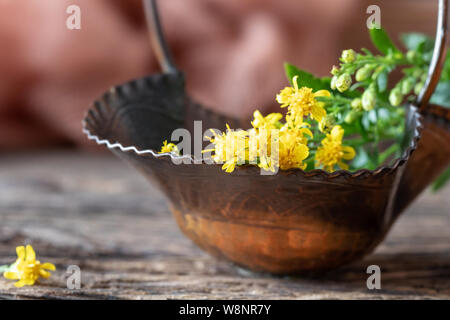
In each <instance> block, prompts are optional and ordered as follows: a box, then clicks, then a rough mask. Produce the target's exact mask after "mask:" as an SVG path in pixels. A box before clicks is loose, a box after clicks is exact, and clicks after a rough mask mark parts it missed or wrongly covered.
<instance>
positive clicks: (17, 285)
mask: <svg viewBox="0 0 450 320" xmlns="http://www.w3.org/2000/svg"><path fill="white" fill-rule="evenodd" d="M24 285H26V283H25V280H20V281H17V282H16V283H14V286H15V287H16V288H22V287H23V286H24Z"/></svg>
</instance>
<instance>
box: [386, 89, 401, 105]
mask: <svg viewBox="0 0 450 320" xmlns="http://www.w3.org/2000/svg"><path fill="white" fill-rule="evenodd" d="M402 101H403V94H402V92H401V91H400V89H399V88H394V89H392V90H391V93H390V94H389V102H390V103H391V104H392V105H393V106H394V107H396V106H398V105H400V103H402Z"/></svg>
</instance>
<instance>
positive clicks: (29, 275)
mask: <svg viewBox="0 0 450 320" xmlns="http://www.w3.org/2000/svg"><path fill="white" fill-rule="evenodd" d="M16 252H17V260H16V262H14V263H13V264H12V265H11V266H10V267H9V268H8V270H7V271H5V272H4V273H3V276H4V277H5V278H6V279H10V280H19V281H17V282H16V283H15V284H14V285H15V286H16V287H18V288H20V287H23V286H32V285H34V284H35V283H36V281H37V280H38V279H39V277H42V278H44V279H47V278H49V277H50V275H51V274H50V272H49V271H47V270H50V271H55V270H56V268H55V265H53V264H52V263H48V262H46V263H42V264H41V262H40V261H39V260H36V253H35V252H34V249H33V247H32V246H30V245H27V246H26V248H25V247H24V246H20V247H17V248H16Z"/></svg>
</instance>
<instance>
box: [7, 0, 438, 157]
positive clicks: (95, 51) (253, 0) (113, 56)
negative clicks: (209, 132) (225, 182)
mask: <svg viewBox="0 0 450 320" xmlns="http://www.w3.org/2000/svg"><path fill="white" fill-rule="evenodd" d="M159 2H160V5H159V7H160V11H161V15H162V18H163V25H164V27H165V31H166V36H167V38H168V41H169V44H170V47H171V49H172V51H173V55H174V60H175V62H176V64H177V66H178V67H179V68H180V69H181V70H184V71H185V72H186V74H187V87H188V91H189V93H190V94H191V95H192V96H193V97H195V98H196V99H197V100H198V101H201V102H202V103H204V104H206V105H208V106H210V107H211V108H214V109H217V110H221V111H222V112H225V113H227V114H229V115H235V116H239V117H249V116H250V114H251V112H252V110H254V109H255V108H259V109H260V110H262V111H265V112H267V111H270V110H275V108H276V105H275V103H274V95H275V93H276V92H277V91H278V90H279V89H280V88H282V87H283V86H284V85H285V84H286V83H287V82H286V79H285V76H284V72H283V65H282V64H283V62H285V61H288V62H290V63H293V64H296V65H298V66H300V67H301V68H304V69H306V70H309V71H310V72H312V73H314V74H317V75H321V76H323V75H327V74H328V72H329V70H330V68H331V66H332V65H333V64H335V63H337V59H338V57H339V55H340V51H341V50H343V49H347V48H354V49H359V48H361V47H368V48H370V49H372V47H371V46H370V43H369V39H368V35H367V29H366V19H367V18H368V16H369V15H368V14H367V13H366V8H367V6H369V5H372V4H376V5H378V6H380V8H381V23H382V26H383V27H384V28H385V29H386V30H387V31H388V32H389V34H390V35H391V36H392V37H394V38H397V37H398V35H399V34H400V33H401V32H407V31H419V32H425V33H428V34H430V35H433V34H434V31H435V18H436V10H437V1H430V0H396V1H388V0H384V1H374V0H370V1H365V0H364V1H363V0H277V1H273V0H272V1H271V0H189V1H186V0H164V1H159ZM71 4H76V5H78V6H80V8H81V30H69V29H67V28H66V19H67V18H68V16H69V14H67V13H66V8H67V7H68V6H69V5H71ZM142 11H143V10H142V5H141V0H52V1H42V0H0V48H1V52H0V152H10V151H17V150H26V149H30V148H31V149H36V148H44V147H45V148H52V147H61V146H64V147H78V148H93V147H92V143H91V142H89V141H87V139H86V138H85V137H84V135H83V134H82V133H81V124H80V123H81V119H82V117H83V115H84V112H85V110H86V109H87V108H88V107H89V104H90V103H91V102H92V101H93V100H94V99H95V98H96V97H98V96H99V95H101V94H102V92H104V91H105V90H107V89H108V88H109V87H111V86H112V85H116V84H119V83H122V82H125V81H127V80H129V79H132V78H136V77H141V76H144V75H146V74H149V73H152V72H158V71H159V70H158V65H157V63H156V61H155V58H154V56H153V54H152V52H151V48H150V45H149V39H148V34H147V30H146V25H145V21H144V16H143V12H142ZM89 146H90V147H89Z"/></svg>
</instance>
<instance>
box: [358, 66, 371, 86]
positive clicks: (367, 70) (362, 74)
mask: <svg viewBox="0 0 450 320" xmlns="http://www.w3.org/2000/svg"><path fill="white" fill-rule="evenodd" d="M371 73H372V68H371V67H369V66H367V65H366V66H364V67H362V68H361V69H359V70H358V71H357V72H356V75H355V79H356V81H358V82H361V81H364V80H366V79H367V78H368V77H370V74H371Z"/></svg>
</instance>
